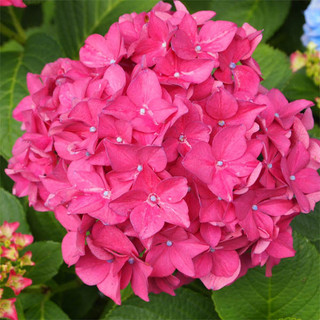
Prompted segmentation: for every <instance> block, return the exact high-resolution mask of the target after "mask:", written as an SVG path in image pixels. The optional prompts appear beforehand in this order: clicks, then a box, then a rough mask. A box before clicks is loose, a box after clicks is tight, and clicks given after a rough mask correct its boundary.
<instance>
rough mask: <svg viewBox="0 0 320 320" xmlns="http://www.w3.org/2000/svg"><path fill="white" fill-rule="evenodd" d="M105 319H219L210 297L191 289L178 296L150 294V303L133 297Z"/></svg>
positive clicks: (179, 293) (177, 293) (181, 291)
mask: <svg viewBox="0 0 320 320" xmlns="http://www.w3.org/2000/svg"><path fill="white" fill-rule="evenodd" d="M104 319H117V320H122V319H123V320H129V319H134V320H136V319H148V320H153V319H157V320H160V319H161V320H162V319H163V320H164V319H165V320H170V319H172V320H179V319H181V320H185V319H188V320H191V319H219V318H218V316H217V314H216V313H215V310H214V306H213V304H212V301H211V300H210V298H209V297H206V296H203V295H201V294H200V293H197V292H194V291H192V290H190V289H186V288H180V289H178V290H177V291H176V296H175V297H172V296H170V295H168V294H166V293H161V294H159V295H154V294H150V302H144V301H143V300H141V299H140V298H138V297H136V296H133V297H130V298H128V299H127V300H126V301H125V302H124V303H123V304H122V305H121V306H120V307H117V308H115V309H113V310H111V311H110V312H109V313H108V314H107V315H106V317H105V318H104Z"/></svg>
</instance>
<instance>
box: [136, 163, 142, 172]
mask: <svg viewBox="0 0 320 320" xmlns="http://www.w3.org/2000/svg"><path fill="white" fill-rule="evenodd" d="M137 170H138V171H139V172H141V171H142V170H143V166H142V165H141V164H139V165H138V166H137Z"/></svg>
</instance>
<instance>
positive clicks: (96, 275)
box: [76, 249, 111, 286]
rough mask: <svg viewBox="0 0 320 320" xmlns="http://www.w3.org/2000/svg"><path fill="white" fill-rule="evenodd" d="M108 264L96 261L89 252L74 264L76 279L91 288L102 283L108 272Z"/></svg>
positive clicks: (103, 261)
mask: <svg viewBox="0 0 320 320" xmlns="http://www.w3.org/2000/svg"><path fill="white" fill-rule="evenodd" d="M110 265H111V264H110V263H108V262H107V261H105V260H100V259H97V258H96V257H95V256H94V255H93V254H92V253H91V252H90V250H89V249H88V250H86V254H85V255H84V256H83V257H81V258H80V259H79V261H78V262H77V264H76V273H77V275H78V277H79V278H80V279H81V280H82V281H83V282H84V283H85V284H87V285H89V286H92V285H95V284H98V283H99V282H101V281H103V280H104V279H105V277H106V276H107V275H108V273H109V272H110Z"/></svg>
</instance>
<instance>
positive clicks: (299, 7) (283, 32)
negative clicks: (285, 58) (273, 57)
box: [268, 1, 309, 55]
mask: <svg viewBox="0 0 320 320" xmlns="http://www.w3.org/2000/svg"><path fill="white" fill-rule="evenodd" d="M308 4H309V2H308V1H292V2H291V8H290V11H289V14H288V15H287V18H286V20H285V22H284V24H283V25H282V27H281V28H280V29H279V30H278V31H277V32H276V33H275V35H274V36H273V37H272V38H271V39H269V40H268V43H269V44H271V45H272V46H273V47H276V48H278V49H280V50H282V51H284V52H286V53H287V54H288V55H289V54H291V53H292V52H294V51H296V50H301V51H302V50H304V46H303V44H302V42H301V39H300V38H301V36H302V34H303V28H302V26H303V24H304V23H305V18H304V15H303V12H304V10H305V9H306V8H307V6H308Z"/></svg>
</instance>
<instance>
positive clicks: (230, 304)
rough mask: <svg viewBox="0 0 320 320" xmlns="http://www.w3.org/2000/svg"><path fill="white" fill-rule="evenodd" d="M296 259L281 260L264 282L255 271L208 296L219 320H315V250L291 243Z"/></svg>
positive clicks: (318, 284)
mask: <svg viewBox="0 0 320 320" xmlns="http://www.w3.org/2000/svg"><path fill="white" fill-rule="evenodd" d="M295 250H296V251H297V252H296V256H295V257H293V258H290V259H283V260H282V261H281V263H280V264H279V265H278V266H275V267H274V268H273V271H272V274H273V275H272V277H271V278H266V277H265V275H264V269H262V268H259V267H256V268H254V269H251V270H249V272H248V273H247V275H246V276H244V277H243V278H241V279H239V280H237V281H236V282H235V283H233V284H232V285H231V286H229V287H225V288H223V289H221V290H218V291H215V292H214V293H213V294H212V298H213V301H214V303H215V306H216V310H217V312H218V314H219V315H220V317H221V319H223V320H235V319H237V320H257V319H259V320H263V319H267V320H276V319H279V318H286V317H293V318H297V319H302V320H318V319H319V317H320V310H319V294H320V292H319V288H320V279H319V271H320V261H319V260H320V258H319V254H318V252H317V250H316V248H315V247H314V246H313V245H312V244H310V242H309V241H308V240H307V239H305V238H302V237H299V236H298V235H297V236H296V239H295Z"/></svg>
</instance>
